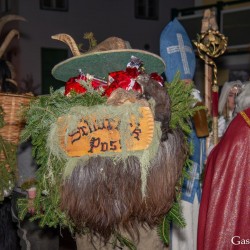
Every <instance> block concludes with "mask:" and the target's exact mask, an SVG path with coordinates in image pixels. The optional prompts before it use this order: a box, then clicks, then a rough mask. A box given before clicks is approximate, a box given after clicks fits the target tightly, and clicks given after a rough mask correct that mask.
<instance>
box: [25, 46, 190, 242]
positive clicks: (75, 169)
mask: <svg viewBox="0 0 250 250" xmlns="http://www.w3.org/2000/svg"><path fill="white" fill-rule="evenodd" d="M136 51H137V50H130V52H128V54H129V57H127V55H126V57H127V58H128V61H126V63H125V61H124V63H123V65H122V66H121V68H119V69H118V71H117V67H116V66H115V67H114V68H112V67H111V68H109V70H110V71H109V72H108V71H107V69H106V70H105V72H106V71H107V78H108V75H109V74H110V75H112V76H114V74H112V73H113V72H121V71H122V73H124V70H125V69H126V67H127V65H128V64H129V65H130V64H131V61H130V60H131V54H132V55H135V57H136V58H138V56H141V57H142V58H143V59H142V60H141V58H139V59H140V60H141V61H143V63H142V67H141V66H139V67H138V68H137V69H138V70H139V74H138V75H137V76H136V77H135V76H134V75H133V77H135V80H136V82H137V83H138V84H139V85H140V86H141V90H142V91H136V90H133V89H127V87H123V84H121V86H122V87H121V88H119V87H117V88H114V89H113V91H112V92H111V93H109V95H105V91H104V92H102V91H101V90H100V89H94V88H93V86H92V80H93V79H94V78H95V79H100V75H98V73H99V72H101V75H102V74H103V72H104V71H99V70H98V71H97V73H96V74H95V75H94V76H91V77H89V76H88V75H87V74H88V72H87V71H84V74H85V75H86V76H87V79H86V81H85V80H79V81H78V82H79V83H80V84H82V85H83V86H84V88H86V89H87V91H85V92H84V93H76V92H75V91H74V90H73V91H71V92H70V95H67V96H65V95H64V93H61V92H60V91H56V92H55V93H51V95H50V96H46V97H41V98H40V99H38V100H37V101H36V102H34V103H33V105H31V109H30V110H29V111H28V126H27V127H26V130H25V132H26V133H28V135H31V137H33V138H32V140H33V143H34V146H35V148H36V151H37V153H38V154H39V156H38V159H39V162H40V163H42V164H43V166H44V167H41V168H40V173H39V175H38V176H40V178H42V180H41V181H40V182H39V183H40V188H38V189H37V199H41V200H42V199H43V198H44V197H46V198H49V197H50V196H54V195H55V194H58V195H59V197H57V198H58V199H53V200H52V203H54V202H55V201H57V200H59V203H56V204H58V206H60V207H59V208H58V207H57V205H55V206H53V207H54V209H55V210H57V211H58V209H60V211H62V212H63V214H64V216H61V217H60V219H58V218H57V219H58V220H61V218H62V217H63V218H65V217H66V218H67V219H69V221H70V223H69V224H70V225H73V227H74V229H75V230H76V231H77V232H79V233H82V232H86V230H87V232H90V233H91V234H92V235H98V236H99V237H101V238H102V239H103V240H104V242H107V241H108V239H109V238H110V237H111V236H112V235H117V233H121V232H127V233H128V234H130V236H131V237H132V238H136V236H138V230H139V229H138V228H139V227H140V226H142V225H143V226H145V227H149V228H152V227H155V226H157V225H159V224H160V223H161V222H162V220H163V218H164V216H165V215H166V214H167V213H168V211H169V209H170V208H171V206H172V204H173V201H174V199H175V197H176V185H177V182H178V180H179V179H180V176H181V173H182V168H183V166H184V163H185V160H186V158H187V153H188V148H187V144H186V139H185V136H184V132H183V131H182V129H180V127H178V126H176V127H170V121H171V100H170V96H169V94H168V93H167V89H166V88H165V87H164V86H162V85H161V84H159V82H158V80H159V79H160V78H158V77H156V75H155V74H152V72H151V71H148V69H147V68H146V66H145V65H144V60H145V61H146V62H148V64H147V65H149V69H151V70H152V69H153V70H155V71H156V72H159V73H162V71H163V70H164V63H163V61H162V60H161V59H160V58H159V57H158V56H156V55H154V54H151V53H148V52H145V53H144V52H140V53H139V54H133V52H136ZM98 53H99V52H98ZM100 53H101V52H100ZM103 53H104V52H103ZM112 53H114V59H115V60H116V59H118V57H116V56H118V55H120V56H121V61H123V60H124V59H123V56H124V55H125V51H123V53H121V54H119V52H118V54H117V52H116V51H113V52H107V54H108V55H111V54H112ZM101 54H102V53H101ZM143 55H146V57H143ZM80 57H81V56H80ZM80 57H79V61H78V62H79V63H80V65H78V63H76V65H75V67H74V69H73V70H72V68H71V66H72V64H71V61H70V60H69V59H68V60H66V61H65V62H62V63H60V64H59V67H60V65H64V68H65V71H67V65H68V66H69V68H68V71H70V70H72V75H71V76H70V77H72V76H74V74H75V70H77V69H78V68H88V67H89V66H88V60H86V61H85V63H86V65H87V66H86V67H85V64H82V62H83V61H82V60H81V58H80ZM83 58H84V57H83ZM112 58H113V57H112V56H110V57H109V60H111V61H112ZM149 58H151V59H152V61H153V62H155V61H154V60H156V61H157V63H159V64H158V66H159V67H158V66H157V67H155V66H153V67H152V68H151V67H150V65H151V64H150V60H149ZM89 59H90V61H91V58H89ZM76 60H77V59H76ZM132 61H133V60H132ZM90 64H91V63H90ZM100 64H101V63H100ZM111 65H113V64H112V63H111ZM59 67H57V65H56V66H55V67H54V69H55V70H54V71H52V72H53V74H56V77H58V76H59V74H57V73H55V72H57V69H58V68H59ZM93 67H94V66H93ZM103 67H106V65H105V63H104V64H103ZM109 67H110V66H109ZM131 68H134V67H131ZM91 70H92V72H93V71H94V69H91ZM58 72H59V71H58ZM130 73H131V72H130ZM137 73H138V72H137ZM68 76H69V75H67V76H63V77H62V79H64V80H68V79H66V78H67V77H68ZM65 77H66V78H65ZM115 79H116V80H117V78H116V77H115ZM155 79H156V80H155ZM108 84H109V86H111V84H112V83H108ZM126 86H127V85H126ZM173 86H174V85H173ZM175 86H177V84H176V85H175ZM183 86H186V85H185V84H184V85H183ZM187 88H188V86H187ZM99 92H100V93H99ZM177 92H178V91H177ZM184 94H186V92H185V93H184ZM178 97H179V94H178V93H177V94H176V98H178ZM44 98H45V99H46V100H45V99H44ZM44 105H45V106H44ZM41 106H43V107H41ZM188 110H190V105H189V104H188ZM184 113H185V114H187V113H188V112H186V111H185V112H184ZM40 115H41V116H40ZM39 117H43V118H39ZM41 119H43V122H42V123H41V122H40V121H41ZM44 119H46V121H48V122H45V120H44ZM178 120H179V119H178ZM32 124H37V126H35V127H34V126H33V125H32ZM42 124H44V126H45V125H46V126H48V127H47V129H44V126H43V125H42ZM29 126H31V127H33V130H32V129H30V127H29ZM24 134H25V133H24ZM39 134H40V135H39ZM42 134H43V137H42V138H43V140H42V139H41V136H42ZM26 135H27V134H26ZM44 140H45V141H44ZM44 183H46V185H44ZM53 183H54V184H53ZM55 183H57V184H55ZM51 185H53V188H52V189H51V190H54V191H53V193H51V192H50V191H49V190H48V186H51ZM39 190H40V191H39ZM55 190H57V191H55ZM35 204H37V203H35ZM49 207H50V208H51V203H49V202H47V203H45V202H43V211H44V212H45V213H46V211H47V210H48V209H49ZM50 211H51V209H50ZM39 216H41V217H40V218H46V219H47V218H48V217H46V216H51V212H50V213H47V214H45V215H44V216H43V215H39ZM56 216H57V214H56V215H55V217H56ZM51 220H52V219H51ZM55 221H56V219H55V218H53V221H50V222H51V223H50V224H54V223H55ZM48 224H49V223H48Z"/></svg>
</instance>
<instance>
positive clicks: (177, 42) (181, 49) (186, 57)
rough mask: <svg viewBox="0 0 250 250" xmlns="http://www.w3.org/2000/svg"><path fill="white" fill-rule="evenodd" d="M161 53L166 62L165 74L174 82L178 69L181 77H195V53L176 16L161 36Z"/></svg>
mask: <svg viewBox="0 0 250 250" xmlns="http://www.w3.org/2000/svg"><path fill="white" fill-rule="evenodd" d="M160 55H161V57H162V59H163V60H164V61H165V63H166V71H165V75H166V78H167V81H168V82H172V81H173V79H174V76H175V74H176V72H177V71H180V73H181V79H193V76H194V71H195V63H196V62H195V54H194V51H193V46H192V44H191V41H190V39H189V37H188V35H187V33H186V31H185V29H184V27H183V26H182V25H181V23H180V22H179V21H178V20H177V19H176V18H175V19H174V20H173V21H171V22H170V23H168V25H167V26H166V27H165V28H164V29H163V31H162V32H161V36H160Z"/></svg>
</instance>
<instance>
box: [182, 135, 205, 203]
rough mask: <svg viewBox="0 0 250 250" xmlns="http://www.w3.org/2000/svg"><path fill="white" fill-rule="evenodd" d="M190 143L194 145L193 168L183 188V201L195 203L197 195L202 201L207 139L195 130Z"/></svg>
mask: <svg viewBox="0 0 250 250" xmlns="http://www.w3.org/2000/svg"><path fill="white" fill-rule="evenodd" d="M189 139H190V142H191V143H193V148H194V151H193V154H192V155H191V156H190V159H191V160H192V161H193V166H192V167H191V169H190V170H189V178H185V179H184V182H183V186H182V200H184V201H187V202H190V203H193V202H194V197H195V194H197V197H198V201H199V203H200V201H201V180H200V177H201V173H202V171H203V167H204V162H205V159H206V138H199V137H197V136H196V133H195V131H194V130H192V133H191V135H190V138H189Z"/></svg>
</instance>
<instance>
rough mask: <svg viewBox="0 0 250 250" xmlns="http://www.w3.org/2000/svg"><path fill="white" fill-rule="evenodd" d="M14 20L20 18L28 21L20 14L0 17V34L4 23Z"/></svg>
mask: <svg viewBox="0 0 250 250" xmlns="http://www.w3.org/2000/svg"><path fill="white" fill-rule="evenodd" d="M14 20H19V21H26V19H25V18H24V17H22V16H19V15H5V16H3V17H1V18H0V34H1V32H2V29H3V27H4V25H5V24H6V23H8V22H10V21H14Z"/></svg>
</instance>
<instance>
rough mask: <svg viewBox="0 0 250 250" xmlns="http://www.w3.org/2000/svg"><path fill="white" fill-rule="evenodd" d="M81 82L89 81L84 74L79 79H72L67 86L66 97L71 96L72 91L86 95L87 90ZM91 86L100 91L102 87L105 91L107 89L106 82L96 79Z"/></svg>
mask: <svg viewBox="0 0 250 250" xmlns="http://www.w3.org/2000/svg"><path fill="white" fill-rule="evenodd" d="M80 80H83V81H87V77H86V76H85V75H83V74H80V75H79V76H77V77H71V78H70V79H69V80H68V81H67V82H66V84H65V92H64V95H68V94H70V92H71V91H74V92H76V93H79V94H80V93H82V94H84V93H85V92H86V91H87V90H86V88H84V87H83V85H82V84H81V83H80ZM91 85H92V87H93V88H94V89H99V88H100V87H102V88H103V89H105V88H107V83H106V82H104V81H101V80H99V79H96V78H94V79H93V80H91Z"/></svg>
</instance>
